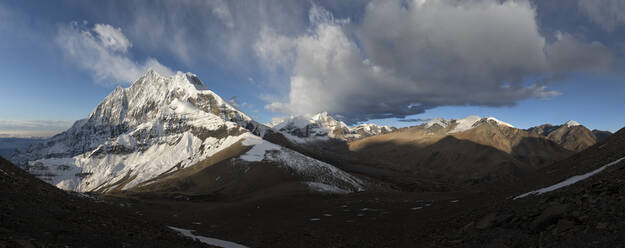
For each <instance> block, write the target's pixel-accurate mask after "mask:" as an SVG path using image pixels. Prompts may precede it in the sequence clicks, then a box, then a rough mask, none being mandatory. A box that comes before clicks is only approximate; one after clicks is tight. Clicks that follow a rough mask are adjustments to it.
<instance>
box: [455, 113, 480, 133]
mask: <svg viewBox="0 0 625 248" xmlns="http://www.w3.org/2000/svg"><path fill="white" fill-rule="evenodd" d="M481 119H482V118H481V117H479V116H476V115H471V116H468V117H467V118H464V119H459V120H455V122H456V123H457V125H456V127H454V129H453V130H451V131H449V133H459V132H464V131H466V130H469V129H471V128H473V125H474V124H475V123H476V122H478V121H480V120H481Z"/></svg>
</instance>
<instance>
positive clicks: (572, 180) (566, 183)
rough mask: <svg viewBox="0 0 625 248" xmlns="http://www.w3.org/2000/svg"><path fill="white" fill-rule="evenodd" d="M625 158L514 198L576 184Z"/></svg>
mask: <svg viewBox="0 0 625 248" xmlns="http://www.w3.org/2000/svg"><path fill="white" fill-rule="evenodd" d="M624 159H625V157H622V158H620V159H617V160H616V161H613V162H611V163H608V164H606V165H604V166H601V167H600V168H599V169H596V170H594V171H591V172H588V173H586V174H583V175H577V176H573V177H570V178H568V179H566V180H564V181H562V182H559V183H557V184H554V185H551V186H549V187H545V188H542V189H538V190H534V191H532V192H527V193H525V194H522V195H519V196H517V197H514V200H516V199H520V198H523V197H526V196H529V195H540V194H544V193H547V192H551V191H554V190H556V189H559V188H563V187H566V186H569V185H571V184H574V183H577V182H579V181H581V180H584V179H586V178H589V177H591V176H593V175H595V174H597V173H599V172H602V171H603V170H605V169H606V168H608V167H610V166H612V165H615V164H618V163H620V162H621V161H623V160H624Z"/></svg>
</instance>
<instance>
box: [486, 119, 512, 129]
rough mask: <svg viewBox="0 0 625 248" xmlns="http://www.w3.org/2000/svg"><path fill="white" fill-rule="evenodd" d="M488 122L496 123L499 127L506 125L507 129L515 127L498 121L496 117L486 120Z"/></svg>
mask: <svg viewBox="0 0 625 248" xmlns="http://www.w3.org/2000/svg"><path fill="white" fill-rule="evenodd" d="M486 120H489V121H494V122H495V123H497V125H504V126H506V127H514V126H512V125H511V124H510V123H507V122H503V121H500V120H497V118H495V117H488V118H486Z"/></svg>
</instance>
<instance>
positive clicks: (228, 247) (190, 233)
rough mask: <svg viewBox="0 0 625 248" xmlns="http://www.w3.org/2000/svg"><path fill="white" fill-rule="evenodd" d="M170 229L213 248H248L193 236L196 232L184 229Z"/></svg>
mask: <svg viewBox="0 0 625 248" xmlns="http://www.w3.org/2000/svg"><path fill="white" fill-rule="evenodd" d="M168 228H169V229H171V230H174V231H176V232H178V233H180V234H181V235H182V236H185V237H189V238H191V239H193V240H197V241H200V242H202V243H204V244H207V245H213V246H217V247H222V248H247V246H244V245H240V244H237V243H234V242H230V241H225V240H221V239H214V238H209V237H205V236H200V235H194V234H193V232H194V230H189V229H182V228H177V227H173V226H168Z"/></svg>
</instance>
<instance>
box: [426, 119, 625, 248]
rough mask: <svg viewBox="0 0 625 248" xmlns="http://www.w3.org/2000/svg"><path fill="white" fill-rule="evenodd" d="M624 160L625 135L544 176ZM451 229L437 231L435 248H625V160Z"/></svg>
mask: <svg viewBox="0 0 625 248" xmlns="http://www.w3.org/2000/svg"><path fill="white" fill-rule="evenodd" d="M623 156H625V129H622V130H620V131H619V132H617V133H616V134H614V135H613V136H612V137H610V138H609V139H607V140H605V141H604V142H601V143H599V144H596V145H594V146H592V147H590V148H589V149H587V150H585V151H583V152H582V153H580V154H577V155H575V156H573V157H571V158H569V159H567V160H564V161H561V162H559V163H556V164H554V165H553V166H550V168H549V167H548V168H545V170H544V171H543V172H551V173H555V172H559V173H563V172H564V169H565V168H568V170H567V171H568V173H570V174H577V175H579V174H585V173H587V172H590V171H593V170H595V169H597V168H599V167H601V166H603V165H605V164H607V163H610V162H613V161H618V159H619V158H622V157H623ZM544 176H545V175H544V174H543V175H542V176H541V177H543V178H541V179H542V180H545V179H544ZM553 178H554V179H555V178H558V177H553ZM557 182H558V180H553V181H552V182H551V184H554V183H557ZM544 184H545V186H548V184H546V183H544ZM448 223H449V226H448V227H445V228H438V229H436V230H432V233H433V234H434V235H433V239H434V240H433V241H434V242H433V246H448V247H452V246H455V247H482V246H484V245H485V244H487V245H493V247H625V235H624V234H625V233H624V231H623V230H625V160H622V161H621V162H620V163H617V164H614V165H612V166H610V167H607V168H606V169H605V170H604V171H602V172H600V173H598V174H595V175H594V176H592V177H589V178H587V179H585V180H582V181H580V182H578V183H576V184H573V185H570V186H568V187H564V188H560V189H558V190H555V191H551V192H548V193H545V194H543V195H535V196H528V197H525V198H521V199H517V200H513V199H511V198H510V199H507V200H501V201H497V202H493V203H492V204H491V205H490V206H488V207H487V208H482V209H473V210H471V211H469V212H467V213H466V214H465V215H462V216H458V217H455V218H452V219H450V220H449V221H448Z"/></svg>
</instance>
